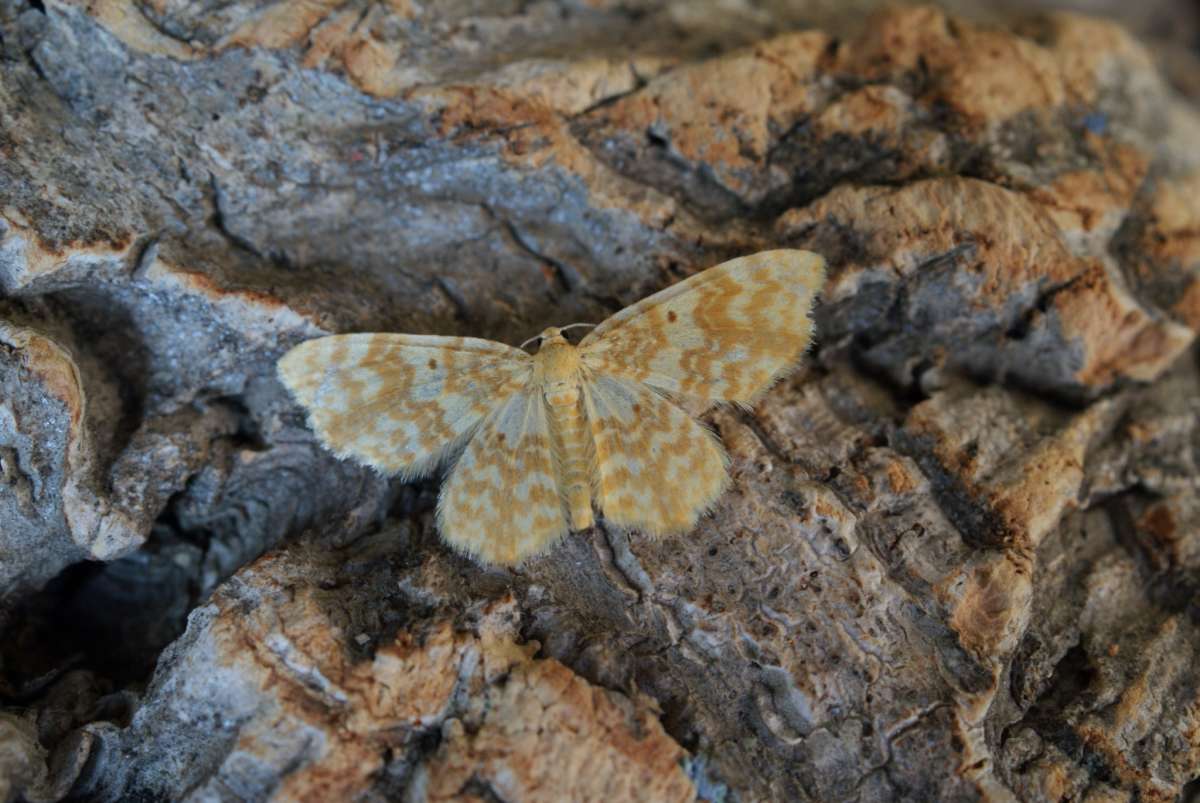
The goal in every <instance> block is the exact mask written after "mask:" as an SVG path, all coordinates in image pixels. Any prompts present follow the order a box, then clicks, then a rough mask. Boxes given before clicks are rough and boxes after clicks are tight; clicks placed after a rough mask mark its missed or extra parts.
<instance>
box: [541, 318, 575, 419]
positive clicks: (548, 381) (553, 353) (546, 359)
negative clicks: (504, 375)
mask: <svg viewBox="0 0 1200 803" xmlns="http://www.w3.org/2000/svg"><path fill="white" fill-rule="evenodd" d="M533 372H534V378H535V380H536V381H537V383H538V384H539V385H540V386H541V388H542V392H543V393H544V394H545V395H546V401H548V402H549V403H550V404H551V405H554V406H559V405H567V404H574V403H575V402H577V401H578V400H579V350H578V349H576V348H575V347H574V346H573V345H571V344H570V343H568V342H567V339H566V338H565V337H563V336H562V332H560V331H559V330H558V329H556V328H554V327H550V328H549V329H547V330H546V331H544V332H542V345H541V347H540V348H539V349H538V353H537V354H535V355H534V357H533Z"/></svg>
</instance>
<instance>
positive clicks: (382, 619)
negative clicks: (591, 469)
mask: <svg viewBox="0 0 1200 803" xmlns="http://www.w3.org/2000/svg"><path fill="white" fill-rule="evenodd" d="M778 5H779V6H780V7H779V8H778V9H776V8H775V6H776V4H762V6H761V8H760V7H757V6H755V7H753V8H752V7H751V6H750V5H749V4H747V5H745V6H741V5H738V4H734V3H724V2H722V3H675V4H667V3H658V2H647V3H627V2H621V3H617V2H605V1H601V2H588V3H511V4H509V3H494V4H468V3H425V4H416V3H410V2H407V0H392V2H388V3H372V4H368V3H365V2H358V1H357V0H352V1H351V2H344V1H343V0H329V1H328V2H326V1H325V0H321V1H320V2H312V1H305V2H289V1H288V0H280V1H279V2H274V3H250V2H234V3H219V4H207V3H206V4H192V3H170V2H165V0H164V1H162V2H146V3H140V4H126V3H122V2H118V0H97V1H96V2H87V3H85V2H82V0H75V1H74V2H69V1H68V0H52V1H50V2H45V3H44V4H43V3H41V2H25V0H7V1H6V2H2V3H0V50H2V55H3V61H0V705H2V707H3V713H0V801H3V800H13V799H21V798H22V797H23V798H24V799H26V800H31V801H51V800H58V799H61V798H62V797H64V796H65V795H67V794H68V793H73V794H74V795H76V796H79V797H82V798H85V799H97V800H129V799H155V800H157V799H182V798H188V799H193V800H219V799H265V798H268V797H271V796H274V797H276V798H277V799H302V800H347V799H368V800H383V799H399V798H401V797H404V798H405V799H413V800H443V799H461V798H463V797H473V798H474V799H484V800H487V799H503V800H558V799H604V800H619V799H654V800H689V799H695V798H697V797H702V798H705V799H714V800H715V799H726V800H732V799H739V800H821V801H826V800H853V799H858V800H880V801H883V800H897V799H903V800H959V799H962V800H969V799H979V798H988V799H1011V798H1013V797H1015V798H1017V799H1021V800H1059V799H1064V798H1068V799H1084V798H1088V797H1092V798H1094V799H1102V798H1103V799H1108V798H1109V797H1112V798H1113V799H1121V798H1123V797H1126V796H1128V797H1132V798H1136V799H1141V800H1163V801H1167V800H1173V799H1176V798H1177V796H1179V795H1180V793H1181V790H1183V788H1184V786H1185V785H1186V784H1188V783H1189V781H1192V779H1194V778H1195V777H1196V776H1197V774H1198V773H1200V692H1198V689H1200V670H1198V669H1197V667H1198V666H1200V655H1198V654H1197V653H1198V652H1200V607H1198V602H1197V596H1196V590H1197V588H1198V586H1200V503H1198V502H1197V492H1198V490H1200V487H1198V486H1200V470H1198V466H1197V461H1198V460H1200V427H1198V425H1197V422H1198V420H1200V417H1198V413H1200V401H1198V399H1200V393H1198V390H1200V375H1198V373H1200V366H1198V364H1197V356H1196V349H1195V346H1194V341H1195V334H1196V331H1197V329H1200V247H1198V246H1197V239H1196V232H1197V231H1200V202H1198V201H1197V198H1200V172H1197V167H1200V164H1198V163H1200V148H1198V147H1197V144H1198V143H1200V116H1198V115H1197V113H1196V112H1195V110H1194V109H1193V107H1192V105H1191V104H1190V103H1189V101H1188V100H1186V99H1185V98H1184V97H1183V96H1182V95H1181V94H1180V93H1179V91H1178V90H1176V89H1173V88H1172V86H1171V85H1170V84H1169V83H1168V82H1167V80H1166V79H1164V78H1163V77H1162V75H1161V74H1160V72H1159V66H1158V65H1157V64H1156V61H1155V59H1154V57H1153V55H1152V53H1151V52H1150V51H1149V50H1148V49H1147V48H1146V47H1145V46H1144V45H1142V44H1139V43H1138V41H1137V40H1136V39H1135V38H1133V37H1132V36H1131V35H1129V34H1127V33H1125V32H1124V31H1122V30H1121V29H1120V28H1118V27H1116V26H1115V25H1113V24H1112V23H1108V22H1102V21H1099V20H1096V19H1090V18H1086V17H1081V16H1074V15H1066V14H1051V15H1047V16H1041V17H1037V18H1032V19H1024V20H1018V21H1013V20H1006V21H1003V23H983V22H972V21H970V19H971V18H970V17H969V16H961V17H960V16H954V15H951V14H949V13H947V12H944V11H940V10H936V9H934V8H932V7H912V8H910V7H905V8H901V9H894V10H890V11H884V12H879V13H876V14H874V15H872V16H870V17H860V16H859V15H858V13H857V12H858V10H860V9H862V8H864V7H866V6H868V5H871V4H869V3H855V4H848V5H846V6H845V7H844V8H842V9H841V10H840V11H838V12H837V13H836V14H835V13H834V12H829V11H826V12H824V13H819V12H816V11H811V10H809V8H808V6H804V5H802V4H801V5H798V6H797V7H796V8H793V9H791V10H785V9H783V5H784V4H778ZM476 6H479V8H476ZM814 7H815V6H814ZM767 8H771V9H774V10H770V11H768V10H765V9H767ZM481 9H483V10H481ZM1181 20H1182V18H1181ZM1180 24H1181V25H1183V24H1185V22H1181V23H1180ZM1186 24H1191V23H1186ZM798 28H805V29H804V30H799V31H798V32H797V29H798ZM1193 30H1194V29H1193ZM1172 52H1174V51H1172ZM1176 56H1177V57H1178V58H1183V59H1184V62H1183V63H1187V62H1186V58H1187V57H1186V54H1183V55H1182V56H1180V55H1179V54H1178V53H1176ZM1179 63H1180V62H1179V61H1178V60H1174V61H1172V64H1174V65H1175V68H1174V69H1178V65H1179ZM1180 85H1181V86H1182V88H1183V89H1184V90H1191V89H1192V88H1193V87H1194V83H1193V85H1192V86H1189V84H1188V83H1187V81H1186V80H1184V81H1181V82H1180ZM770 247H802V248H808V249H811V250H814V251H818V252H820V253H822V254H824V255H825V256H826V258H827V259H828V262H829V266H830V280H829V283H828V286H827V288H826V290H825V293H824V300H823V303H822V306H821V307H820V309H819V312H818V329H817V332H818V345H817V349H816V350H815V352H814V353H813V355H812V359H811V360H810V363H809V365H808V367H807V368H806V369H805V370H803V371H802V372H801V373H800V374H798V375H797V376H795V377H794V378H792V379H790V380H788V381H787V382H785V383H784V384H782V385H781V386H779V387H777V388H776V389H774V390H773V391H772V392H771V393H770V394H769V395H768V396H767V398H765V399H764V400H763V401H762V403H761V404H759V405H758V406H757V407H756V408H755V410H754V411H753V412H742V411H738V410H718V411H715V412H713V413H711V414H710V415H709V416H708V421H709V423H711V425H712V426H713V427H714V428H715V429H716V430H717V431H718V433H719V434H720V435H721V437H722V439H723V440H724V442H725V444H726V446H727V448H728V450H729V452H730V455H731V457H732V465H731V473H732V474H733V477H734V485H733V488H732V490H731V491H730V492H729V493H728V494H727V495H726V496H725V497H724V498H723V500H722V501H721V503H720V505H719V506H718V508H717V510H716V511H715V513H714V515H713V516H712V517H710V518H708V519H706V520H704V521H703V523H702V524H701V526H700V527H699V528H698V529H697V530H696V531H695V532H694V533H692V534H691V535H689V536H687V537H680V538H669V539H662V540H658V541H652V540H648V539H646V538H645V537H643V536H641V535H639V534H637V533H633V534H629V533H623V532H618V531H615V530H613V529H611V528H608V527H605V526H603V524H602V525H601V526H599V527H597V528H596V529H594V530H593V531H592V532H590V533H588V534H585V535H581V536H576V537H573V538H572V539H570V540H569V541H568V542H567V543H565V544H564V545H562V546H561V547H560V548H558V549H556V550H555V551H554V552H552V553H551V554H549V555H547V556H545V557H542V558H539V559H538V560H536V561H533V562H531V563H530V564H529V565H527V566H525V567H523V568H522V569H520V570H518V571H511V572H510V571H502V570H484V569H481V568H479V567H477V566H475V565H473V564H471V563H470V562H469V561H466V560H465V559H463V558H461V557H457V556H455V555H454V554H452V553H451V552H449V551H448V550H447V549H446V548H445V547H444V546H442V545H441V544H440V543H439V541H438V538H437V536H436V533H435V532H434V528H433V503H434V499H435V495H436V490H437V487H438V484H437V482H436V481H433V482H426V483H418V484H415V485H408V486H405V485H402V484H400V483H398V482H389V481H387V480H385V479H383V478H380V477H378V476H376V475H374V474H372V473H371V472H369V471H366V470H363V469H360V468H357V467H355V466H353V465H349V464H345V463H339V462H338V461H336V460H335V459H333V458H332V457H331V456H330V455H329V454H328V453H326V452H325V451H324V450H322V449H321V448H320V447H319V445H318V444H316V443H315V441H314V439H313V436H312V434H311V433H310V432H309V431H307V429H305V427H304V425H303V415H302V413H301V412H300V411H299V410H298V409H297V408H296V406H295V405H294V404H293V403H292V402H291V401H290V400H289V398H288V397H287V395H286V393H284V391H283V389H282V388H281V387H280V386H279V384H278V382H277V380H276V379H275V377H274V371H273V364H274V361H275V360H276V359H277V358H278V356H279V355H280V354H282V353H283V352H284V351H285V350H286V349H287V348H288V347H290V346H291V345H294V344H295V343H296V342H299V341H300V340H302V339H305V338H308V337H312V336H316V335H319V334H322V333H328V332H342V331H404V332H417V333H436V334H465V335H475V336H482V337H489V338H493V339H497V340H502V341H505V342H508V343H513V344H516V343H519V342H521V341H522V340H524V339H525V338H526V337H528V336H529V335H531V334H535V333H537V332H538V331H540V330H541V329H542V328H544V327H545V326H548V325H553V324H565V323H571V322H575V321H587V322H595V321H599V320H600V319H602V318H604V317H605V316H606V315H608V314H610V313H612V312H613V311H615V310H617V309H619V308H621V307H622V306H625V305H627V304H629V303H631V302H633V301H635V300H637V299H638V298H640V297H642V296H644V295H645V294H647V293H648V292H651V291H653V290H655V289H658V288H660V287H663V286H666V285H667V284H669V283H671V282H673V281H676V280H678V279H680V278H682V277H684V276H687V275H690V274H691V273H693V272H695V271H697V270H699V269H702V268H704V267H707V266H710V265H713V264H716V263H718V262H720V261H722V260H724V259H727V258H730V257H732V256H736V255H740V254H744V253H750V252H753V251H757V250H762V249H765V248H770ZM664 492H669V489H664ZM1193 786H1194V784H1193Z"/></svg>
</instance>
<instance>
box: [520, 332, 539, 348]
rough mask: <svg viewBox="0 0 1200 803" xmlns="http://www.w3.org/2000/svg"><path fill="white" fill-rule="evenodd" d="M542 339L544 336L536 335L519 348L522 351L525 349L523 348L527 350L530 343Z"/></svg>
mask: <svg viewBox="0 0 1200 803" xmlns="http://www.w3.org/2000/svg"><path fill="white" fill-rule="evenodd" d="M541 339H542V336H541V335H534V336H533V337H531V338H529V339H528V340H526V341H525V342H524V343H522V344H521V345H520V346H518V347H517V348H522V349H523V348H525V347H526V346H528V345H529V344H530V343H532V342H533V341H535V340H541Z"/></svg>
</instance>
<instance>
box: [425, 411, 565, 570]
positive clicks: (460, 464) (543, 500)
mask: <svg viewBox="0 0 1200 803" xmlns="http://www.w3.org/2000/svg"><path fill="white" fill-rule="evenodd" d="M560 477H561V473H560V471H559V466H558V460H557V458H556V456H555V453H554V448H553V445H552V441H551V433H550V422H549V417H548V414H547V411H546V404H545V401H544V400H543V399H542V394H541V392H540V390H537V389H534V390H532V391H531V392H528V393H519V394H516V395H514V396H512V397H510V398H509V399H508V400H507V401H505V402H504V403H503V404H502V405H501V406H500V407H499V409H497V410H496V411H495V412H493V413H492V414H491V415H489V416H488V417H487V418H486V419H485V420H484V422H483V424H482V425H481V426H480V427H479V429H478V431H477V432H476V433H475V434H474V435H473V436H472V437H471V440H470V442H469V443H468V444H467V448H466V449H464V450H463V453H462V455H461V456H460V457H459V458H458V461H457V462H456V463H455V464H454V468H453V469H451V471H450V475H449V477H448V478H447V479H446V481H445V483H443V485H442V493H441V496H440V497H439V498H438V529H439V530H440V531H441V533H442V538H443V539H445V541H446V542H447V543H448V544H450V545H451V546H452V547H454V548H455V549H457V550H459V551H461V552H466V553H467V554H469V555H471V556H472V557H474V558H477V559H479V560H482V561H484V562H486V563H496V564H501V565H504V566H511V565H513V564H516V563H520V562H521V561H522V560H524V559H525V558H527V557H530V556H531V555H536V554H537V553H539V552H543V551H545V550H546V549H548V548H549V547H550V546H552V545H553V544H554V542H556V541H558V540H559V539H560V538H562V537H563V536H564V535H566V534H567V530H568V528H567V517H566V510H565V507H564V502H563V497H562V494H561V492H560Z"/></svg>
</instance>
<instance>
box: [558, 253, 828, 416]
mask: <svg viewBox="0 0 1200 803" xmlns="http://www.w3.org/2000/svg"><path fill="white" fill-rule="evenodd" d="M824 281H825V261H824V260H823V259H822V258H821V257H819V256H818V255H816V254H813V253H811V252H808V251H793V250H780V251H763V252H761V253H758V254H752V255H750V256H745V257H741V258H739V259H734V260H730V261H729V262H725V263H723V264H721V265H717V266H716V267H713V268H709V269H708V270H706V271H703V272H701V273H698V274H696V275H695V276H692V277H691V278H689V279H686V280H684V281H682V282H680V283H678V284H675V285H672V286H671V287H668V288H667V289H665V290H663V291H661V292H658V293H655V294H654V295H652V296H650V297H648V298H645V299H643V300H642V301H639V302H638V303H636V304H634V305H632V306H629V307H626V308H625V309H623V310H621V311H620V312H618V313H617V314H616V315H613V316H612V317H611V318H609V319H608V320H606V321H604V322H603V323H601V324H600V325H599V326H597V327H596V328H595V329H593V330H592V331H591V332H589V333H588V335H587V337H585V338H584V339H583V340H582V341H581V342H580V344H579V348H580V352H581V357H582V360H583V364H584V365H585V366H586V367H587V368H589V369H591V370H592V371H593V372H594V373H597V374H608V375H612V376H619V377H621V378H623V379H629V380H634V381H637V382H644V383H646V384H648V385H650V386H652V387H654V388H657V389H659V390H662V391H665V392H667V393H671V394H681V395H687V396H691V397H693V398H696V399H703V400H708V401H735V402H743V403H746V402H750V401H753V400H754V399H755V398H756V397H757V396H759V395H760V394H761V393H762V392H763V391H765V390H766V389H767V388H769V387H770V386H771V384H772V383H773V382H774V381H775V380H777V379H778V378H779V377H781V376H782V375H783V374H784V373H786V372H787V371H788V370H790V369H791V368H793V367H794V366H795V365H796V363H797V362H798V361H799V359H800V357H801V356H802V355H803V354H804V351H805V349H807V348H808V345H809V342H810V340H811V339H812V329H813V325H812V318H811V312H812V306H813V301H814V300H815V299H816V297H817V293H818V292H819V291H820V289H821V285H822V284H823V283H824Z"/></svg>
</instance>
